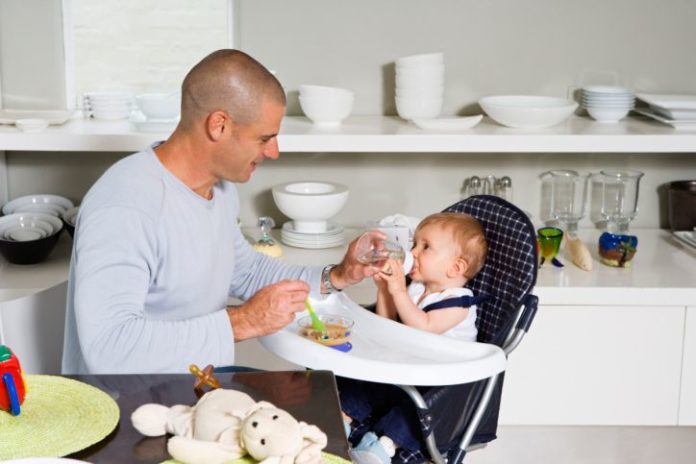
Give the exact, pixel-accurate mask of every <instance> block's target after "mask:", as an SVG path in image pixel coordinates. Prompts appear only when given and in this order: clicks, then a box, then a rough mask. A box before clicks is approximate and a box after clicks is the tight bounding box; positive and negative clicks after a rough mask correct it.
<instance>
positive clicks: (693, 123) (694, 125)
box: [633, 108, 696, 129]
mask: <svg viewBox="0 0 696 464" xmlns="http://www.w3.org/2000/svg"><path fill="white" fill-rule="evenodd" d="M633 111H635V112H636V113H638V114H642V115H643V116H647V117H649V118H652V119H654V120H656V121H660V122H661V123H664V124H669V125H670V126H672V127H674V128H675V129H696V119H693V120H691V119H689V120H681V119H680V120H676V119H667V118H664V117H662V116H660V115H659V114H655V113H653V112H652V111H650V110H649V109H645V108H634V109H633Z"/></svg>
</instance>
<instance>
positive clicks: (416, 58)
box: [395, 52, 445, 67]
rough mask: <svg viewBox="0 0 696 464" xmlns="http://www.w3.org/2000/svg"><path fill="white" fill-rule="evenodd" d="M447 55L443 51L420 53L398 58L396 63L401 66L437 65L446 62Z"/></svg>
mask: <svg viewBox="0 0 696 464" xmlns="http://www.w3.org/2000/svg"><path fill="white" fill-rule="evenodd" d="M444 61H445V56H444V55H443V54H442V53H441V52H437V53H421V54H418V55H409V56H403V57H401V58H397V59H396V60H395V63H396V65H397V66H399V67H410V66H417V67H420V66H437V65H439V64H442V63H444Z"/></svg>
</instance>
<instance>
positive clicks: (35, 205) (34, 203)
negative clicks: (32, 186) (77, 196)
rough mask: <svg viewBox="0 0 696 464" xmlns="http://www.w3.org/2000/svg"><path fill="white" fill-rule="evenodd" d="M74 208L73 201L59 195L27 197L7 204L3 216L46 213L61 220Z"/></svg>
mask: <svg viewBox="0 0 696 464" xmlns="http://www.w3.org/2000/svg"><path fill="white" fill-rule="evenodd" d="M74 206H75V205H74V204H73V202H72V201H70V200H68V199H67V198H65V197H61V196H58V195H48V194H37V195H26V196H23V197H19V198H15V199H14V200H11V201H8V202H7V203H5V205H4V206H3V207H2V214H4V215H9V214H16V213H44V214H50V215H52V216H56V217H58V218H60V217H62V216H63V215H64V214H65V212H66V211H68V210H69V209H70V208H72V207H74Z"/></svg>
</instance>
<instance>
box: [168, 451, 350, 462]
mask: <svg viewBox="0 0 696 464" xmlns="http://www.w3.org/2000/svg"><path fill="white" fill-rule="evenodd" d="M321 457H322V458H323V459H324V462H325V463H326V464H350V461H346V460H345V459H343V458H341V457H338V456H336V455H334V454H329V453H321ZM257 462H258V461H255V460H253V459H252V458H250V457H243V458H239V459H235V460H234V461H230V462H229V463H227V464H255V463H257ZM162 464H183V463H182V462H181V461H177V460H175V459H170V460H168V461H164V462H162Z"/></svg>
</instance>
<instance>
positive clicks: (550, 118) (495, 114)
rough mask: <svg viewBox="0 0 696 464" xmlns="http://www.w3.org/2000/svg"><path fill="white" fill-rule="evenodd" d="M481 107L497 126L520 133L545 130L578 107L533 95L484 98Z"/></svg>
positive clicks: (569, 102) (555, 99)
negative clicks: (506, 127) (524, 130)
mask: <svg viewBox="0 0 696 464" xmlns="http://www.w3.org/2000/svg"><path fill="white" fill-rule="evenodd" d="M479 105H481V108H483V110H484V111H485V112H486V114H487V115H488V116H490V117H491V118H492V119H493V120H495V121H496V122H497V123H499V124H502V125H504V126H508V127H514V128H517V129H543V128H545V127H551V126H555V125H556V124H559V123H561V122H562V121H565V120H566V119H568V117H569V116H570V115H571V114H573V111H575V109H576V108H577V107H578V104H577V103H576V102H574V101H572V100H567V99H565V98H556V97H543V96H532V95H500V96H491V97H484V98H482V99H481V100H479Z"/></svg>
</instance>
